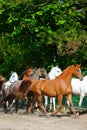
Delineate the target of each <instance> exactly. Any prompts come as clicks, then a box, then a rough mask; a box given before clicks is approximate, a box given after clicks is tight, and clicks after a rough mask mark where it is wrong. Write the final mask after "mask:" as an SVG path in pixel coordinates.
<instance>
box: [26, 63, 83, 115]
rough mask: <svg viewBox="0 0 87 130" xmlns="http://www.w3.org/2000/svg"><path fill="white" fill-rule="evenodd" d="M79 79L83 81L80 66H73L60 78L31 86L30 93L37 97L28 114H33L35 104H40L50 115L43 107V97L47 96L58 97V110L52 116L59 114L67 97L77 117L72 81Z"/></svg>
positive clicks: (41, 81)
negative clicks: (73, 77)
mask: <svg viewBox="0 0 87 130" xmlns="http://www.w3.org/2000/svg"><path fill="white" fill-rule="evenodd" d="M73 75H74V76H76V77H78V78H79V79H80V80H82V79H83V76H82V74H81V69H80V65H79V64H76V65H71V66H68V67H67V68H66V69H65V70H64V71H63V72H62V73H61V74H60V75H59V76H58V77H56V78H55V79H53V80H37V81H36V82H34V83H33V84H31V86H30V91H32V92H33V94H34V95H35V97H34V100H33V102H32V103H31V105H30V107H29V109H28V112H29V113H31V112H32V110H33V107H34V104H35V102H36V101H37V102H38V106H39V108H40V109H41V110H42V111H43V112H44V113H45V114H46V115H48V113H47V111H46V110H45V108H44V107H43V105H42V99H41V96H42V95H47V96H49V97H57V98H58V104H59V106H58V110H55V111H54V112H53V113H52V114H57V113H58V112H59V111H60V109H61V107H62V100H63V96H67V99H68V101H69V103H70V105H71V109H72V112H73V114H74V115H75V116H77V113H76V112H75V109H74V106H73V103H72V86H71V80H72V76H73Z"/></svg>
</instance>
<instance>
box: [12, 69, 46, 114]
mask: <svg viewBox="0 0 87 130" xmlns="http://www.w3.org/2000/svg"><path fill="white" fill-rule="evenodd" d="M42 77H43V78H45V79H47V78H48V74H47V72H46V70H45V68H38V69H34V71H33V73H32V74H31V75H30V76H29V77H26V78H25V79H23V80H18V81H16V82H15V83H14V84H12V85H11V89H10V93H11V94H13V95H15V96H16V112H17V108H18V107H17V106H18V99H19V98H26V99H28V96H27V94H28V91H29V90H28V89H29V87H30V85H31V83H32V82H34V81H35V79H40V78H42ZM32 96H33V94H32ZM27 105H28V104H27ZM27 107H28V106H27Z"/></svg>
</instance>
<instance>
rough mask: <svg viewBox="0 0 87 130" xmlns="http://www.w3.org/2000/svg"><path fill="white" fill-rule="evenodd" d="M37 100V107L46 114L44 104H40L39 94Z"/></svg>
mask: <svg viewBox="0 0 87 130" xmlns="http://www.w3.org/2000/svg"><path fill="white" fill-rule="evenodd" d="M37 101H38V106H39V108H40V109H41V110H42V111H43V112H44V113H45V114H46V116H48V113H47V111H46V110H45V108H44V106H43V105H42V98H41V95H37Z"/></svg>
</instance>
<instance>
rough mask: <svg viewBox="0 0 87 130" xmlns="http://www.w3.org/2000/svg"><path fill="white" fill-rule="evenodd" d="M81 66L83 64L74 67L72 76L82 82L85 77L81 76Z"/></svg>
mask: <svg viewBox="0 0 87 130" xmlns="http://www.w3.org/2000/svg"><path fill="white" fill-rule="evenodd" d="M80 66H81V64H76V65H72V66H71V67H72V74H73V75H74V76H76V77H77V78H79V79H80V80H83V75H82V74H81V69H80Z"/></svg>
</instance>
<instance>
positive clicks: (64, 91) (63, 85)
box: [59, 80, 72, 95]
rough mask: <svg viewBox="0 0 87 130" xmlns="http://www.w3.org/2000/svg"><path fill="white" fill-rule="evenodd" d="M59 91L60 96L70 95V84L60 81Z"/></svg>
mask: <svg viewBox="0 0 87 130" xmlns="http://www.w3.org/2000/svg"><path fill="white" fill-rule="evenodd" d="M59 89H60V90H61V91H60V94H61V93H62V94H63V95H67V94H69V93H72V86H71V84H70V83H68V82H65V81H64V80H60V87H59Z"/></svg>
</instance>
